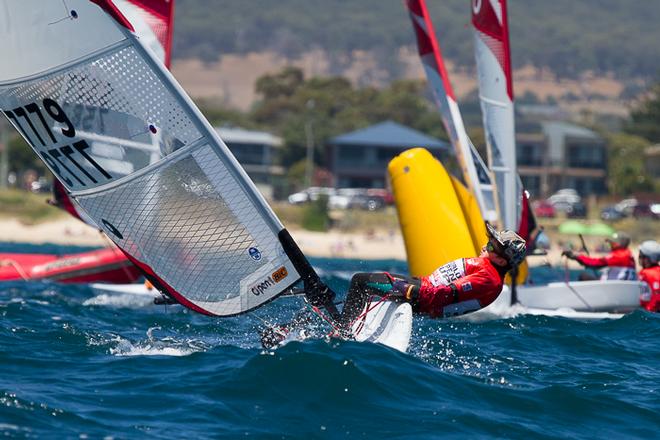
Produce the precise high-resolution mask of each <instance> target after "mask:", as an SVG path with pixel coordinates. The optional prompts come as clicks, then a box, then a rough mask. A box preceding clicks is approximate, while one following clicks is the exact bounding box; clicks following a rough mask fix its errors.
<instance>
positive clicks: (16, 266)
mask: <svg viewBox="0 0 660 440" xmlns="http://www.w3.org/2000/svg"><path fill="white" fill-rule="evenodd" d="M0 266H11V267H13V268H14V269H15V270H16V272H18V274H19V275H20V276H21V278H23V280H24V281H27V280H29V279H30V277H29V276H28V274H27V273H26V272H25V271H24V270H23V267H21V265H20V264H18V262H17V261H14V260H0Z"/></svg>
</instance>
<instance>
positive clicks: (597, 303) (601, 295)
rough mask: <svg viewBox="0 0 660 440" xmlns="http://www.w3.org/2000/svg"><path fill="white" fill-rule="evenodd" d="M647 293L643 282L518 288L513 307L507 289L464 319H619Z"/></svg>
mask: <svg viewBox="0 0 660 440" xmlns="http://www.w3.org/2000/svg"><path fill="white" fill-rule="evenodd" d="M646 289H647V286H646V284H645V283H643V282H641V281H600V280H596V281H572V282H569V283H568V284H567V283H563V282H555V283H549V284H545V285H539V286H517V288H516V293H517V302H515V303H512V301H511V290H510V289H509V287H508V286H504V289H502V293H500V295H499V296H498V297H497V299H496V300H495V301H494V302H493V303H492V304H490V305H489V306H488V307H484V308H483V309H481V310H479V311H477V312H474V313H470V314H468V315H465V316H466V318H467V319H477V320H479V319H487V318H494V317H511V316H516V315H520V314H530V315H545V316H563V317H566V318H574V319H605V318H620V317H621V316H623V315H622V314H624V313H628V312H631V311H633V310H635V309H637V308H639V296H640V294H641V293H642V292H644V291H645V290H646Z"/></svg>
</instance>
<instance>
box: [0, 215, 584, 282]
mask: <svg viewBox="0 0 660 440" xmlns="http://www.w3.org/2000/svg"><path fill="white" fill-rule="evenodd" d="M290 232H291V235H292V236H293V238H294V239H295V240H296V242H297V243H298V245H299V246H300V248H301V249H302V251H303V252H304V253H305V254H306V255H308V256H311V257H334V258H353V259H358V260H384V259H395V260H405V259H406V249H405V245H404V242H403V237H402V236H401V234H400V233H398V231H396V232H392V231H374V232H371V233H369V234H367V233H364V232H363V233H350V234H349V233H344V232H341V231H328V232H311V231H306V230H302V229H292V230H290ZM0 242H15V243H32V244H42V243H54V244H61V245H72V246H108V244H109V242H110V241H109V239H108V238H107V237H105V236H104V235H103V234H101V233H100V232H99V231H97V230H96V229H94V228H91V227H89V226H87V225H85V224H83V223H82V222H80V221H78V220H76V219H74V218H65V217H63V218H61V219H58V220H55V221H51V222H46V223H40V224H37V225H25V224H22V223H20V222H19V221H17V220H16V219H2V220H0ZM528 261H529V264H530V265H532V266H536V265H543V264H547V263H548V262H549V263H550V264H552V265H553V266H560V265H561V267H563V264H564V261H563V259H562V258H561V250H560V249H559V248H558V247H553V248H552V249H551V250H550V252H549V253H548V255H547V256H538V257H537V256H534V257H530V258H529V259H528ZM569 266H570V267H571V268H575V269H577V268H579V267H580V266H579V265H578V264H577V263H575V262H573V261H571V262H570V265H569Z"/></svg>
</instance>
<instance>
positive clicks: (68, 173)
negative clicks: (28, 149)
mask: <svg viewBox="0 0 660 440" xmlns="http://www.w3.org/2000/svg"><path fill="white" fill-rule="evenodd" d="M41 104H42V107H43V109H44V110H45V111H46V113H47V115H48V116H49V117H50V119H52V120H53V121H55V122H56V123H59V124H61V125H60V126H59V127H57V129H56V130H55V132H53V130H52V129H51V126H50V125H49V123H48V122H47V121H46V117H45V116H44V114H43V113H42V112H41V108H40V107H39V105H38V104H37V103H34V102H32V103H30V104H27V105H25V106H23V107H16V108H15V109H12V110H4V111H3V113H4V114H5V116H6V117H7V118H8V119H9V120H11V121H13V123H14V125H15V126H16V128H17V129H18V130H19V131H20V132H21V134H22V135H23V137H24V138H25V139H26V140H27V141H28V142H29V143H30V145H32V147H33V148H34V149H35V150H36V151H37V153H38V154H39V155H40V156H41V158H42V159H43V160H44V162H46V163H47V164H48V166H49V167H50V168H51V170H52V171H53V172H54V173H55V174H57V176H58V177H59V178H60V180H62V181H63V182H65V183H66V184H67V185H69V187H72V186H74V185H75V184H74V180H75V181H76V182H77V183H78V184H79V185H81V186H87V185H89V184H96V183H98V182H99V179H101V178H105V179H107V180H110V179H112V176H111V175H110V173H108V172H107V171H106V170H105V169H103V167H102V166H101V165H99V164H98V162H96V161H95V160H94V159H93V158H92V157H91V156H90V155H89V153H87V151H86V150H88V149H89V148H90V146H89V144H88V143H87V141H86V140H84V139H82V140H77V141H74V139H73V138H75V137H76V128H75V127H74V125H73V123H72V122H71V119H69V117H68V116H67V114H66V112H65V111H64V110H63V109H62V107H61V106H60V105H59V104H58V103H57V102H56V101H54V100H52V99H50V98H45V99H44V100H43V101H42V103H41ZM28 128H29V130H28ZM58 131H59V132H60V133H61V134H62V136H64V138H65V139H66V138H68V139H71V141H68V140H67V144H66V145H61V146H60V145H57V144H58V143H59V142H58V140H57V137H59V136H60V134H59V133H58ZM36 141H38V143H37V142H36ZM69 142H70V144H69ZM90 165H91V167H90ZM94 170H96V171H94ZM99 174H100V176H99ZM72 179H73V180H72Z"/></svg>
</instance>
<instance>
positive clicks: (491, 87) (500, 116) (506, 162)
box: [472, 0, 523, 230]
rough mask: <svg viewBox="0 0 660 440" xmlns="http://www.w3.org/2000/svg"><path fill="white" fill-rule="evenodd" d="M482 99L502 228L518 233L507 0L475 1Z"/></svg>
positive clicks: (518, 191) (519, 194)
mask: <svg viewBox="0 0 660 440" xmlns="http://www.w3.org/2000/svg"><path fill="white" fill-rule="evenodd" d="M472 25H473V29H474V44H475V55H476V60H477V70H478V77H479V99H480V101H481V112H482V115H483V121H484V130H485V134H486V145H487V147H488V161H489V166H490V169H491V171H492V172H493V174H494V176H495V183H496V187H497V202H498V203H497V207H498V212H499V216H500V219H501V221H502V227H504V228H507V229H511V230H518V228H519V226H520V220H521V210H522V197H523V189H522V185H521V183H520V178H519V177H518V171H517V166H516V139H515V126H514V113H513V81H512V76H511V52H510V49H509V33H508V23H507V8H506V0H472Z"/></svg>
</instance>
